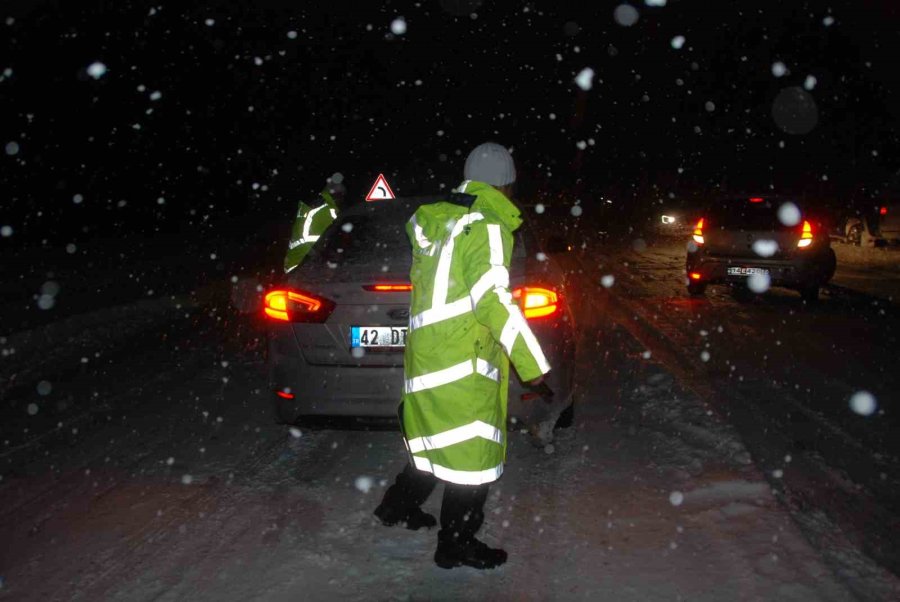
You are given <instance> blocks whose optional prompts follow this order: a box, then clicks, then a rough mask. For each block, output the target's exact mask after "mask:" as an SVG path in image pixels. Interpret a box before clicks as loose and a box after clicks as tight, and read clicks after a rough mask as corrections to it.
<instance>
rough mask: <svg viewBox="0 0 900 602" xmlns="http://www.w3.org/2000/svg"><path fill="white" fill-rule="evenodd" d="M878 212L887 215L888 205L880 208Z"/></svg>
mask: <svg viewBox="0 0 900 602" xmlns="http://www.w3.org/2000/svg"><path fill="white" fill-rule="evenodd" d="M878 213H879V214H881V215H887V207H882V208H881V209H879V210H878Z"/></svg>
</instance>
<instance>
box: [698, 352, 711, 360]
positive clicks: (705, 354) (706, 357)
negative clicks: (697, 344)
mask: <svg viewBox="0 0 900 602" xmlns="http://www.w3.org/2000/svg"><path fill="white" fill-rule="evenodd" d="M709 357H710V356H709V351H703V352H701V353H700V360H701V361H704V362H708V361H709Z"/></svg>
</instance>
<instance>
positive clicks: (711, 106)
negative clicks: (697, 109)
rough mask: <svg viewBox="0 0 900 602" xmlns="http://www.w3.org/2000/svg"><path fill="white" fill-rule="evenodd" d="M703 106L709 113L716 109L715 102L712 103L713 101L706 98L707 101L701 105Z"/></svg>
mask: <svg viewBox="0 0 900 602" xmlns="http://www.w3.org/2000/svg"><path fill="white" fill-rule="evenodd" d="M703 106H704V107H705V108H706V110H707V111H709V112H710V113H712V112H713V111H715V110H716V103H714V102H713V101H711V100H707V101H706V104H705V105H703Z"/></svg>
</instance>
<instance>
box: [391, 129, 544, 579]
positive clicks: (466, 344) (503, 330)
mask: <svg viewBox="0 0 900 602" xmlns="http://www.w3.org/2000/svg"><path fill="white" fill-rule="evenodd" d="M464 174H465V178H466V180H465V181H464V182H463V183H462V184H461V185H460V186H459V188H457V189H456V190H455V191H454V194H452V195H450V197H449V198H448V199H447V200H446V201H443V202H438V203H433V204H429V205H423V206H421V207H419V209H418V210H417V211H416V212H415V214H414V215H413V216H412V218H411V219H410V220H409V222H408V224H407V234H408V236H409V239H410V241H411V244H412V252H413V263H412V268H411V271H410V280H411V282H412V285H413V289H412V296H411V307H410V322H409V336H408V339H407V345H406V349H405V355H404V376H405V383H404V391H403V397H402V403H401V407H400V418H401V427H402V430H403V437H404V441H405V444H406V448H407V451H408V452H409V455H410V462H409V464H408V465H407V467H406V468H405V469H404V470H403V472H401V473H400V474H399V475H398V476H397V478H396V481H395V483H394V484H393V485H392V486H391V487H390V488H389V489H388V490H387V491H386V492H385V496H384V499H383V501H382V503H381V505H380V506H379V507H378V508H377V509H376V510H375V515H376V516H377V517H378V518H379V519H380V520H381V522H382V523H384V524H386V525H394V524H399V523H402V524H405V526H406V527H408V528H411V529H418V528H420V527H423V526H424V527H429V528H430V527H432V526H434V525H435V524H436V523H437V521H436V520H435V518H434V517H433V516H431V515H429V514H426V513H425V512H423V511H422V510H421V508H420V506H421V504H422V503H423V502H424V501H425V500H426V499H427V498H428V496H429V494H430V493H431V491H432V490H433V489H434V488H435V486H436V485H437V483H438V482H443V483H444V484H445V488H444V497H443V502H442V507H441V530H440V531H439V533H438V545H437V550H436V552H435V556H434V560H435V562H436V563H437V564H438V566H440V567H442V568H452V567H454V566H462V565H466V566H471V567H475V568H479V569H485V568H493V567H496V566H499V565H501V564H503V563H504V562H505V561H506V558H507V555H506V552H505V551H504V550H501V549H494V548H490V547H488V546H487V545H486V544H484V543H483V542H481V541H479V540H478V539H476V538H475V534H476V532H477V531H478V529H479V528H480V526H481V524H482V522H483V521H484V503H485V500H486V499H487V494H488V487H489V485H490V483H492V482H494V481H496V480H497V479H499V478H500V475H501V474H502V473H503V464H504V461H505V459H506V443H507V442H506V400H507V386H508V381H509V364H510V361H511V362H512V364H513V366H514V367H515V369H516V371H517V372H518V374H519V377H520V378H521V379H522V381H523V382H529V383H531V384H532V385H535V386H536V385H538V384H539V383H541V381H542V379H543V375H544V374H546V373H547V372H548V371H549V370H550V366H549V365H548V363H547V360H546V358H545V357H544V354H543V352H542V351H541V347H540V345H539V344H538V341H537V339H536V338H535V336H534V334H533V333H532V332H531V329H530V328H529V326H528V323H527V322H526V321H525V318H524V316H523V315H522V312H521V310H520V308H519V306H518V305H517V304H516V303H515V302H514V301H513V298H512V294H511V292H510V290H509V265H510V260H511V258H512V252H513V240H514V239H513V232H514V231H515V230H516V229H517V228H518V227H519V226H520V225H521V223H522V219H521V217H520V213H519V210H518V208H517V207H516V206H515V205H514V204H513V203H512V202H511V201H510V200H509V197H510V196H511V193H512V186H513V184H514V182H515V178H516V172H515V165H514V163H513V160H512V157H511V156H510V154H509V152H508V151H507V150H506V149H505V148H504V147H502V146H500V145H498V144H494V143H486V144H482V145H480V146H478V147H476V148H475V149H474V150H473V151H472V152H471V153H470V154H469V156H468V158H467V160H466V165H465V171H464Z"/></svg>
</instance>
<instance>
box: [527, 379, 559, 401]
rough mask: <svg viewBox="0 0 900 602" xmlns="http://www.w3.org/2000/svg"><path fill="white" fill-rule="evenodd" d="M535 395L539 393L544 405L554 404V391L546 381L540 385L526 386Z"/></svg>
mask: <svg viewBox="0 0 900 602" xmlns="http://www.w3.org/2000/svg"><path fill="white" fill-rule="evenodd" d="M525 386H527V387H528V389H529V390H530V391H532V392H533V393H537V394H538V395H540V396H541V399H543V400H544V403H553V389H551V388H550V387H548V386H547V383H546V381H541V384H539V385H525Z"/></svg>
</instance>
